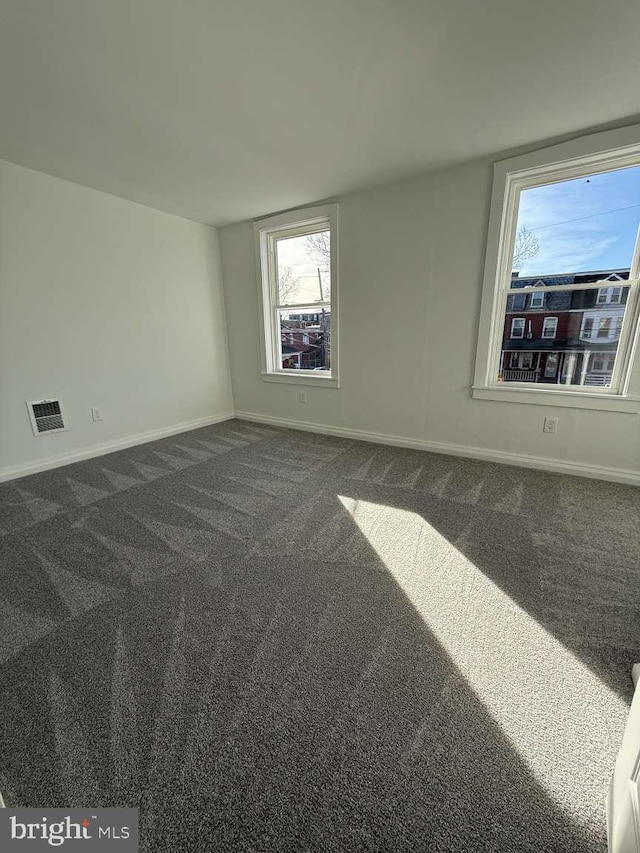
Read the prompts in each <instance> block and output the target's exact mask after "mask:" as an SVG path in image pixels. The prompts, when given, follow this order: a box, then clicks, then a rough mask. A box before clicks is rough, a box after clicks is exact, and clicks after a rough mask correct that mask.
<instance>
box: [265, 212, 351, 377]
mask: <svg viewBox="0 0 640 853" xmlns="http://www.w3.org/2000/svg"><path fill="white" fill-rule="evenodd" d="M337 216H338V210H337V205H323V206H321V207H313V208H307V209H305V210H296V211H292V212H291V213H287V214H281V215H278V216H273V217H270V218H269V219H263V220H261V221H258V222H256V223H254V233H255V238H256V251H257V257H258V259H259V267H260V269H259V293H260V303H261V307H262V317H263V324H262V331H263V341H262V343H263V348H262V350H263V356H262V376H263V379H265V380H268V381H276V382H296V383H304V384H309V383H311V384H316V383H319V384H323V385H330V386H333V387H337V385H338V336H337Z"/></svg>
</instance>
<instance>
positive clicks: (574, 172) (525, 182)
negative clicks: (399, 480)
mask: <svg viewBox="0 0 640 853" xmlns="http://www.w3.org/2000/svg"><path fill="white" fill-rule="evenodd" d="M638 164H640V125H634V126H632V127H626V128H621V129H619V130H613V131H606V132H604V133H597V134H592V135H590V136H584V137H581V138H579V139H574V140H571V141H570V142H564V143H562V144H560V145H554V146H552V147H550V148H545V149H541V150H539V151H534V152H531V153H529V154H523V155H521V156H519V157H513V158H510V159H509V160H503V161H501V162H499V163H496V164H495V165H494V179H493V190H492V198H491V212H490V216H489V233H488V239H487V251H486V256H485V271H484V284H483V293H482V303H481V312H480V328H479V336H478V347H477V355H476V369H475V374H474V382H473V386H472V395H473V397H474V398H476V399H483V400H498V401H501V402H518V403H531V404H538V405H555V406H563V407H572V408H584V409H602V410H608V411H619V412H629V413H638V412H640V359H636V358H635V355H636V351H637V349H638V334H639V323H638V303H639V301H640V300H639V299H638V277H639V275H640V251H639V246H640V240H639V241H638V242H636V251H635V253H634V258H633V260H632V263H631V269H630V273H629V280H628V281H623V282H621V283H620V284H621V286H623V287H628V288H629V294H628V298H627V305H626V311H625V315H624V322H623V324H622V329H621V332H620V339H619V344H618V357H617V358H616V365H615V369H614V371H613V376H612V384H611V387H609V388H596V387H591V386H589V387H584V386H571V388H570V390H567V387H564V388H563V387H550V386H549V385H544V384H540V385H536V387H535V388H532V386H531V384H530V383H516V382H509V383H504V382H500V381H499V380H498V372H499V363H500V353H501V349H502V346H501V344H502V336H503V329H504V319H505V315H506V304H507V297H508V296H509V295H511V294H513V293H514V290H515V289H512V288H511V287H510V285H511V272H512V271H511V258H512V256H513V245H514V241H515V237H516V228H517V219H518V205H519V199H520V193H521V192H522V191H523V190H525V189H529V188H531V187H536V186H541V185H547V184H550V183H557V182H561V181H567V180H571V179H573V178H578V177H587V176H589V175H591V174H593V173H595V172H605V171H612V170H614V169H622V168H625V167H628V166H636V165H638ZM558 272H562V271H561V270H559V271H558ZM602 286H605V285H604V282H594V283H592V284H584V283H583V284H574V285H553V286H547V287H544V289H543V288H527V291H528V292H532V291H533V292H536V291H538V290H544V292H545V293H548V292H550V291H556V290H557V291H571V290H588V289H596V290H597V289H599V288H600V287H602ZM606 286H610V285H606ZM516 292H517V291H516Z"/></svg>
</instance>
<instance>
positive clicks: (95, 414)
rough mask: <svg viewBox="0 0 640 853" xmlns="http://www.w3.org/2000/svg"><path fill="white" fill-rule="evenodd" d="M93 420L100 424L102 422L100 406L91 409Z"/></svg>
mask: <svg viewBox="0 0 640 853" xmlns="http://www.w3.org/2000/svg"><path fill="white" fill-rule="evenodd" d="M91 420H92V421H95V422H96V423H98V421H101V420H102V409H101V408H99V406H92V407H91Z"/></svg>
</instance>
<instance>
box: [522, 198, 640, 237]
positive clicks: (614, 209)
mask: <svg viewBox="0 0 640 853" xmlns="http://www.w3.org/2000/svg"><path fill="white" fill-rule="evenodd" d="M634 207H640V204H630V205H628V206H627V207H614V208H613V210H601V211H600V213H590V214H589V215H588V216H577V217H576V218H575V219H564V220H563V221H562V222H551V223H550V224H549V225H538V227H537V228H527V231H542V229H543V228H555V227H556V225H569V223H571V222H581V221H582V220H583V219H593V217H594V216H605V214H607V213H619V212H620V211H621V210H632V209H633V208H634Z"/></svg>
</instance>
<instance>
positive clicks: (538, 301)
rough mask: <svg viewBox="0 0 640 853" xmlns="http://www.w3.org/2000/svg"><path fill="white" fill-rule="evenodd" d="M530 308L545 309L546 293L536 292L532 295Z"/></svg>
mask: <svg viewBox="0 0 640 853" xmlns="http://www.w3.org/2000/svg"><path fill="white" fill-rule="evenodd" d="M529 307H530V308H544V291H541V290H535V291H534V292H533V293H532V294H531V302H530V303H529Z"/></svg>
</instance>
